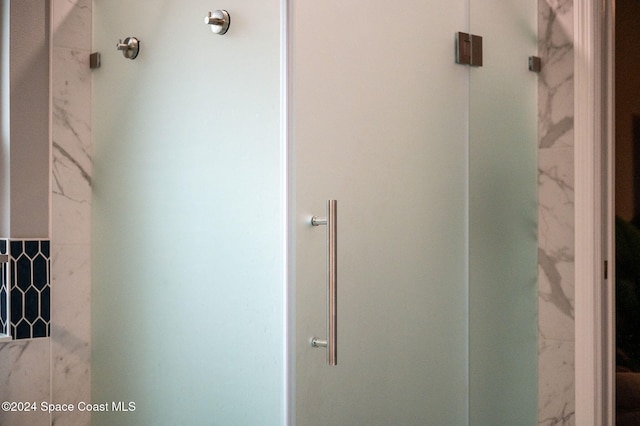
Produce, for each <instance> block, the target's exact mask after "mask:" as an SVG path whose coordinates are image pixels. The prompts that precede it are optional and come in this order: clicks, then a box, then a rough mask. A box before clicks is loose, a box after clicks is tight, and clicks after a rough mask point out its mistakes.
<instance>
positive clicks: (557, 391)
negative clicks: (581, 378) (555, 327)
mask: <svg viewBox="0 0 640 426" xmlns="http://www.w3.org/2000/svg"><path fill="white" fill-rule="evenodd" d="M538 354H539V357H540V367H539V371H538V374H539V375H540V376H541V377H546V378H552V380H543V381H541V382H540V385H539V388H538V395H539V404H540V408H539V409H540V413H539V416H538V423H539V424H540V425H544V426H559V425H573V424H575V398H573V395H574V393H575V389H574V383H575V379H574V373H573V371H574V364H575V363H574V344H573V342H563V341H559V340H541V341H540V342H538ZM568 395H570V396H571V397H570V398H568V397H567V396H568Z"/></svg>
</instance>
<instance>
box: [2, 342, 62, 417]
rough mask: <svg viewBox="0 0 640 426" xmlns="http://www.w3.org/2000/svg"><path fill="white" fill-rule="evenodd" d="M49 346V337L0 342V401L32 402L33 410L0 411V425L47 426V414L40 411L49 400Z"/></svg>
mask: <svg viewBox="0 0 640 426" xmlns="http://www.w3.org/2000/svg"><path fill="white" fill-rule="evenodd" d="M50 349H51V345H50V340H49V338H39V339H28V340H19V341H14V342H10V343H0V359H2V360H3V362H2V363H0V401H2V402H4V401H11V402H18V401H21V402H25V401H30V402H35V403H36V404H37V406H36V408H37V410H36V411H35V412H22V413H20V412H11V411H9V412H5V411H0V424H1V425H12V426H23V425H24V426H47V425H49V424H50V417H49V413H47V412H46V411H45V412H42V411H41V410H40V408H41V406H40V404H41V403H42V402H50V395H49V389H50V363H49V359H50V356H51V353H50Z"/></svg>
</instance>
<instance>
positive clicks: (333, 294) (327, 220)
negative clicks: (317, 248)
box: [311, 200, 338, 366]
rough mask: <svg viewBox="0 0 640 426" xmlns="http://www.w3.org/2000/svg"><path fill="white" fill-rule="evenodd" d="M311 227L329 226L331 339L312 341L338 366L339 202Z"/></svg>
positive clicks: (329, 204)
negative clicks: (325, 349)
mask: <svg viewBox="0 0 640 426" xmlns="http://www.w3.org/2000/svg"><path fill="white" fill-rule="evenodd" d="M311 225H313V226H320V225H326V226H327V290H328V291H327V296H328V303H327V305H328V311H329V312H328V315H327V316H328V318H327V323H328V328H329V330H328V331H329V338H328V339H327V340H322V339H319V338H317V337H313V338H312V339H311V346H312V347H314V348H325V347H326V348H327V349H328V351H327V358H328V363H329V365H332V366H333V365H337V364H338V297H337V296H338V202H337V201H336V200H328V201H327V216H326V217H318V216H313V217H312V218H311Z"/></svg>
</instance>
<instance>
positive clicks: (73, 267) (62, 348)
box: [51, 0, 92, 425]
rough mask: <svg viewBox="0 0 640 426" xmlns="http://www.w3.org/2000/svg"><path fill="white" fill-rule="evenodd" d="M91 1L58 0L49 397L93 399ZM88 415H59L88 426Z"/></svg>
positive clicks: (55, 16) (63, 400) (55, 2)
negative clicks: (91, 346)
mask: <svg viewBox="0 0 640 426" xmlns="http://www.w3.org/2000/svg"><path fill="white" fill-rule="evenodd" d="M91 5H92V2H91V0H52V16H53V18H52V25H53V55H52V61H53V72H52V97H53V101H52V108H53V110H52V117H53V123H52V139H53V141H52V157H53V158H52V206H51V209H52V211H51V214H52V220H51V227H52V230H51V232H52V240H51V246H52V247H51V254H52V276H51V281H52V292H51V298H52V308H51V366H52V372H51V392H52V396H51V400H52V401H53V402H54V403H73V404H77V403H78V402H80V401H83V402H90V401H91V367H90V356H91V348H90V339H91V321H90V319H91V315H90V305H91V303H90V301H91V300H90V297H91V267H90V264H91V258H90V252H91V247H90V242H91V240H90V236H91V174H92V166H91V164H92V163H91V70H90V69H89V54H90V53H91V52H90V49H91V19H92V18H91ZM90 421H91V418H90V413H87V412H79V411H76V412H73V413H54V414H53V416H52V422H53V424H64V425H87V424H90Z"/></svg>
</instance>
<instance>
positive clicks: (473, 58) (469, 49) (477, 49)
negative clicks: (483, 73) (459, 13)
mask: <svg viewBox="0 0 640 426" xmlns="http://www.w3.org/2000/svg"><path fill="white" fill-rule="evenodd" d="M456 63H458V64H462V65H471V66H472V67H481V66H482V37H480V36H477V35H473V34H467V33H461V32H458V33H456Z"/></svg>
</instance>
